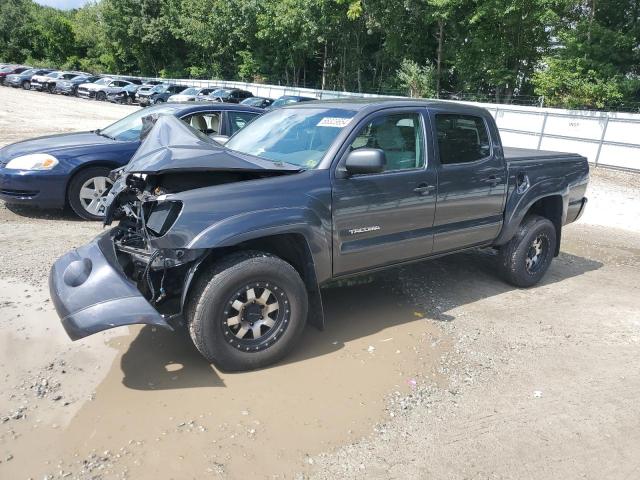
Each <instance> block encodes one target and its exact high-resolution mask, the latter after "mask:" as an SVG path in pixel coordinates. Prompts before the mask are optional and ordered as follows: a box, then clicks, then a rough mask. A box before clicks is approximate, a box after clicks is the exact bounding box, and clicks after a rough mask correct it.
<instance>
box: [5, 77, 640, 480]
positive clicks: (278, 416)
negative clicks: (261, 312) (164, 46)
mask: <svg viewBox="0 0 640 480" xmlns="http://www.w3.org/2000/svg"><path fill="white" fill-rule="evenodd" d="M129 111H131V108H130V107H121V106H117V105H108V104H102V103H98V102H93V101H87V100H79V99H69V98H63V97H57V96H51V95H48V94H40V93H35V92H22V91H18V90H11V89H8V88H3V87H2V88H0V145H4V144H7V143H10V142H12V141H17V140H19V139H23V138H28V137H32V136H37V135H44V134H49V133H55V132H60V131H67V130H81V129H91V128H97V127H101V126H105V125H106V124H108V123H110V122H111V121H113V120H115V119H117V118H119V117H121V116H124V115H125V114H126V113H127V112H129ZM588 195H589V197H590V202H589V205H588V209H587V213H586V214H585V216H584V217H583V218H582V219H581V220H580V222H579V223H577V224H574V225H571V226H569V227H568V228H566V230H565V231H564V232H563V244H562V253H561V255H560V256H559V257H558V258H557V259H555V260H554V262H553V264H552V267H551V269H550V271H549V273H548V274H547V276H546V278H545V280H544V282H543V283H542V284H541V285H539V286H537V287H536V288H532V289H529V290H518V289H514V288H512V287H510V286H508V285H506V284H505V283H503V282H502V281H501V280H500V279H498V278H497V277H496V275H495V273H494V271H495V268H494V265H493V262H494V258H493V257H492V256H491V255H490V254H488V253H482V252H479V253H468V254H461V255H455V256H452V257H447V258H443V259H439V260H435V261H432V262H427V263H421V264H416V265H412V266H409V267H405V268H402V269H399V270H393V271H390V272H386V273H383V274H380V275H377V276H375V277H371V278H367V279H363V280H362V281H361V282H358V283H357V284H355V285H351V286H344V287H340V288H331V289H328V290H326V291H325V292H324V297H325V302H326V306H327V328H326V330H325V331H324V332H319V331H317V330H315V329H313V328H308V329H307V330H306V332H305V335H304V337H303V339H302V342H301V343H300V345H299V346H298V348H297V349H296V350H295V351H294V353H293V355H291V357H289V358H288V359H287V360H286V361H285V362H283V363H282V364H279V365H277V366H274V367H272V368H269V369H266V370H262V371H257V372H250V373H241V374H225V373H221V372H219V371H217V370H216V369H215V368H214V367H212V366H211V365H209V364H207V363H206V362H205V361H204V360H203V359H202V358H201V357H199V356H198V354H197V353H196V352H195V349H194V348H193V347H192V346H191V344H190V342H189V340H188V338H187V337H186V336H185V335H184V334H181V333H174V334H171V333H167V332H164V331H160V330H155V329H153V328H151V327H132V328H126V327H125V328H120V329H116V330H112V331H109V332H103V333H102V334H98V335H94V336H93V337H89V338H87V339H84V340H81V341H78V342H71V341H70V340H69V339H68V338H67V337H66V334H65V333H64V331H63V330H62V327H61V326H60V324H59V321H58V319H57V317H56V314H55V312H54V310H53V307H52V305H51V303H50V301H49V300H48V291H47V286H46V278H47V274H48V270H49V267H50V265H51V263H52V261H53V260H54V259H55V258H56V257H57V256H59V255H61V254H62V253H64V252H65V251H67V250H69V249H70V248H73V247H74V246H78V245H81V244H82V243H84V242H86V241H88V240H89V239H91V238H92V237H93V236H94V235H95V234H96V233H98V232H99V231H100V230H101V226H100V225H98V224H93V223H87V222H81V221H79V220H76V219H75V218H74V217H73V216H72V215H71V214H69V213H67V212H45V211H39V210H33V209H27V208H15V207H10V206H7V205H4V204H2V203H1V202H0V382H1V383H0V385H1V387H0V478H2V479H5V478H6V479H27V478H34V479H36V478H37V479H42V478H47V479H49V480H52V479H56V480H57V479H62V478H65V479H66V478H68V479H72V478H77V479H120V478H129V479H142V480H145V479H191V478H193V479H196V478H197V479H202V478H228V479H247V478H256V479H257V478H279V479H302V478H305V479H307V478H313V479H335V478H341V479H342V478H363V479H364V478H367V479H371V478H373V479H428V478H437V479H441V478H447V479H516V478H517V479H536V480H541V479H554V480H555V479H558V478H565V479H574V478H575V479H578V478H580V479H582V478H588V479H603V478H606V479H621V480H623V479H624V480H627V479H629V480H631V479H636V478H640V402H638V401H637V398H638V392H640V370H639V369H638V365H639V364H640V348H639V347H640V300H639V299H640V289H639V285H640V175H631V174H622V173H618V172H610V171H604V170H596V171H593V172H592V180H591V184H590V188H589V193H588Z"/></svg>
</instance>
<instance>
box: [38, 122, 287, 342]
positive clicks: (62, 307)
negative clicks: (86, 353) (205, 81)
mask: <svg viewBox="0 0 640 480" xmlns="http://www.w3.org/2000/svg"><path fill="white" fill-rule="evenodd" d="M143 123H144V122H143ZM141 136H142V137H143V139H144V141H143V143H142V144H141V146H140V148H139V149H138V151H137V152H136V154H135V155H134V157H133V158H132V160H131V161H130V162H129V164H128V165H127V166H126V167H123V168H120V169H118V170H114V171H113V172H112V173H111V179H112V181H113V186H112V187H111V189H110V191H109V192H108V194H107V197H106V199H105V207H106V212H105V221H104V223H105V225H111V223H112V222H114V221H117V222H118V223H117V225H116V226H114V227H113V228H111V229H110V230H108V231H106V232H105V233H103V234H101V235H99V236H98V237H97V238H95V239H94V240H93V241H92V242H90V243H88V244H87V245H84V246H82V247H79V248H77V249H75V250H73V251H71V252H69V253H67V254H66V255H64V256H62V257H61V258H60V259H58V260H57V261H56V262H55V263H54V265H53V267H52V269H51V273H50V277H49V289H50V292H51V298H52V300H53V303H54V305H55V308H56V311H57V312H58V315H59V316H60V318H61V320H62V324H63V325H64V328H65V329H66V331H67V333H68V334H69V336H70V337H71V338H72V339H74V340H75V339H78V338H82V337H85V336H87V335H91V334H93V333H96V332H99V331H102V330H106V329H109V328H114V327H118V326H123V325H131V324H151V325H156V326H161V327H166V328H172V326H173V325H175V323H176V322H179V321H180V319H181V317H182V310H183V307H184V304H185V301H186V296H187V292H188V289H189V285H190V283H191V280H192V279H193V278H194V275H195V274H196V271H197V269H198V268H199V267H200V266H201V265H202V264H203V262H204V261H205V259H207V258H209V256H210V253H211V250H210V249H204V248H191V247H190V244H191V241H192V240H193V239H194V237H197V236H198V235H199V234H200V232H201V231H202V230H203V229H206V228H207V227H208V226H209V225H211V224H215V223H216V222H217V221H221V220H222V219H224V217H225V215H227V214H226V213H222V212H219V211H218V210H220V209H217V208H215V209H214V208H211V203H210V195H212V188H211V187H214V189H217V187H218V186H220V185H223V184H230V183H236V182H245V181H249V180H254V179H259V178H265V177H270V176H274V175H283V174H286V173H291V172H294V171H297V169H295V168H293V167H280V166H277V167H272V166H271V165H269V164H261V163H254V162H252V161H251V160H247V159H246V158H242V157H239V156H237V155H235V154H233V152H228V151H226V150H225V149H224V148H223V147H222V146H221V145H219V144H216V143H215V142H212V141H211V140H210V139H208V138H206V137H204V138H203V136H202V134H200V133H199V132H196V131H194V130H193V129H191V128H190V127H188V126H187V125H186V124H184V123H183V122H182V121H180V120H178V119H177V118H175V117H173V116H165V117H160V118H158V119H154V121H150V122H147V124H146V125H144V126H143V132H142V135H141ZM195 192H200V193H199V194H195ZM194 195H195V196H196V197H197V198H198V199H199V201H195V203H196V204H197V205H200V204H201V203H200V202H202V203H203V204H204V205H205V207H204V210H198V209H197V208H196V211H193V210H194V208H193V207H194V199H193V197H194ZM184 198H191V202H192V203H191V204H190V205H189V204H186V205H185V204H184V203H183V200H184ZM189 207H191V210H192V211H191V212H190V217H189V219H187V220H185V216H187V215H186V213H187V212H186V211H187V210H189ZM180 224H181V225H180Z"/></svg>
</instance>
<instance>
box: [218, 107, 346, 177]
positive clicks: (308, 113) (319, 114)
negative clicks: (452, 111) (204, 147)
mask: <svg viewBox="0 0 640 480" xmlns="http://www.w3.org/2000/svg"><path fill="white" fill-rule="evenodd" d="M354 115H355V112H354V111H352V110H345V109H341V108H291V109H283V110H275V111H273V112H270V113H267V114H266V115H263V116H262V117H259V118H257V119H256V120H254V121H253V122H251V124H249V125H248V126H247V127H246V128H243V129H242V130H240V131H239V132H238V133H237V134H235V135H234V136H233V137H231V139H230V140H229V141H228V142H227V143H226V144H225V146H226V147H228V148H230V149H231V150H235V151H237V152H240V153H246V154H249V155H254V156H256V157H260V158H265V159H268V160H273V161H276V162H286V163H291V164H294V165H298V166H301V167H304V168H315V167H316V166H318V163H319V162H320V160H321V159H322V157H323V156H324V154H325V153H326V152H327V150H328V149H329V147H330V146H331V144H332V143H333V141H334V140H335V139H336V137H337V135H338V133H340V130H342V129H343V128H344V127H345V126H347V124H348V123H349V121H350V120H351V118H352V117H353V116H354Z"/></svg>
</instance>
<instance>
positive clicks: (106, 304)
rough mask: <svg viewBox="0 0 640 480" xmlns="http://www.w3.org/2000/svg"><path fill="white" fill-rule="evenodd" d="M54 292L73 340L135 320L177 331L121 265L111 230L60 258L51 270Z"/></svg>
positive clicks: (58, 308) (50, 286) (52, 290)
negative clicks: (129, 277)
mask: <svg viewBox="0 0 640 480" xmlns="http://www.w3.org/2000/svg"><path fill="white" fill-rule="evenodd" d="M49 290H50V293H51V299H52V301H53V304H54V306H55V308H56V311H57V313H58V316H59V317H60V319H61V321H62V325H63V327H64V329H65V330H66V332H67V334H68V335H69V337H70V338H71V339H72V340H77V339H80V338H83V337H86V336H88V335H92V334H94V333H97V332H100V331H102V330H107V329H110V328H115V327H120V326H124V325H133V324H148V325H155V326H158V327H164V328H167V329H169V330H173V328H172V327H171V325H170V324H169V323H168V322H167V320H166V319H165V317H164V316H163V315H161V314H160V313H159V312H158V311H157V310H156V309H155V308H154V307H153V306H152V305H151V304H150V303H149V302H148V301H147V299H146V298H145V297H144V296H143V295H142V293H141V292H140V291H139V290H138V288H137V287H136V285H135V283H133V282H132V281H130V280H129V279H128V278H127V277H126V276H125V274H124V272H123V271H122V269H121V268H120V265H119V263H118V260H117V257H116V252H115V248H114V243H113V238H112V231H107V232H105V233H103V234H101V235H99V236H98V237H96V238H95V239H94V240H93V241H91V242H90V243H88V244H86V245H84V246H82V247H79V248H77V249H76V250H73V251H71V252H69V253H67V254H65V255H64V256H62V257H61V258H59V259H58V260H57V261H56V262H55V263H54V264H53V267H52V268H51V273H50V275H49Z"/></svg>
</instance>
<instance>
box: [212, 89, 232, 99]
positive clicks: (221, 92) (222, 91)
mask: <svg viewBox="0 0 640 480" xmlns="http://www.w3.org/2000/svg"><path fill="white" fill-rule="evenodd" d="M211 95H213V96H214V97H222V98H226V97H228V96H229V95H231V90H227V89H226V88H220V89H218V90H216V91H215V92H213V93H212V94H211Z"/></svg>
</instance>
